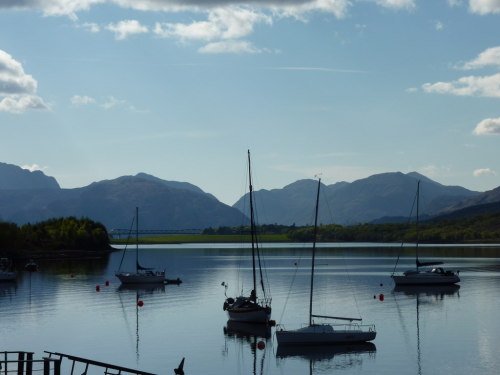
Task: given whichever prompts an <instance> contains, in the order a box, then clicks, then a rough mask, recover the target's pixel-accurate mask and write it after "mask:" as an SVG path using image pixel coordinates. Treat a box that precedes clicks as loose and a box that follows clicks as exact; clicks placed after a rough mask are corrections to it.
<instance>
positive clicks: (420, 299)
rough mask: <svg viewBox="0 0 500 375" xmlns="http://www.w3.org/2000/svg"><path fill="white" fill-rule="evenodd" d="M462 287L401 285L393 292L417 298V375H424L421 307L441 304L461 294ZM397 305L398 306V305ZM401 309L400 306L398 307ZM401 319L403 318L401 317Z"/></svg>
mask: <svg viewBox="0 0 500 375" xmlns="http://www.w3.org/2000/svg"><path fill="white" fill-rule="evenodd" d="M459 290H460V285H455V284H454V285H400V286H396V287H395V288H394V290H393V292H394V293H395V294H401V295H404V296H410V297H414V298H415V321H416V340H417V353H416V356H417V373H418V375H422V350H421V347H420V342H421V336H420V325H421V317H420V306H421V305H422V304H423V303H427V304H434V305H436V304H439V303H440V302H442V301H443V300H444V299H445V298H446V297H452V296H455V295H456V296H457V297H460V294H459ZM396 305H397V304H396ZM398 309H399V306H398ZM400 319H402V316H401V315H400Z"/></svg>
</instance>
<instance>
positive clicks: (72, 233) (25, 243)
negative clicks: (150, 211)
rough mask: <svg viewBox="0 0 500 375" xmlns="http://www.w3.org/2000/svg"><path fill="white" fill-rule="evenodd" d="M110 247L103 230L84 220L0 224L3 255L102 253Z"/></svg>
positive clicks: (64, 219)
mask: <svg viewBox="0 0 500 375" xmlns="http://www.w3.org/2000/svg"><path fill="white" fill-rule="evenodd" d="M108 248H109V237H108V232H107V230H106V227H104V225H102V224H101V223H98V222H95V221H92V220H90V219H87V218H81V219H77V218H75V217H65V218H58V219H49V220H46V221H42V222H39V223H36V224H24V225H22V226H18V225H16V224H14V223H7V222H0V249H1V251H0V252H1V253H2V255H3V254H5V255H9V256H10V255H16V254H18V255H19V254H22V253H30V252H35V251H46V250H49V251H60V250H105V249H108Z"/></svg>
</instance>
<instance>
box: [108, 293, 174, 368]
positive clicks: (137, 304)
mask: <svg viewBox="0 0 500 375" xmlns="http://www.w3.org/2000/svg"><path fill="white" fill-rule="evenodd" d="M117 292H118V297H119V299H120V305H121V308H122V312H123V316H124V319H125V322H126V323H127V325H128V326H131V324H130V323H129V321H128V315H127V312H126V308H125V304H124V301H123V299H122V295H131V296H133V297H135V355H136V360H137V363H139V359H140V355H139V353H140V350H139V342H140V337H139V309H140V308H141V307H142V306H143V305H144V301H143V297H144V296H150V295H153V294H161V293H165V285H164V284H137V285H134V284H121V285H120V286H119V287H118V288H117Z"/></svg>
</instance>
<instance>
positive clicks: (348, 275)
mask: <svg viewBox="0 0 500 375" xmlns="http://www.w3.org/2000/svg"><path fill="white" fill-rule="evenodd" d="M341 254H342V260H343V262H344V265H345V266H346V267H345V269H346V270H347V271H346V272H347V280H348V282H349V286H351V287H352V285H353V283H352V278H351V274H350V273H349V267H347V262H346V259H345V253H344V251H342V253H341ZM351 290H352V288H351ZM352 294H353V297H354V304H355V305H356V310H357V312H358V316H359V317H360V318H361V313H360V310H359V304H358V299H357V298H356V294H355V293H352Z"/></svg>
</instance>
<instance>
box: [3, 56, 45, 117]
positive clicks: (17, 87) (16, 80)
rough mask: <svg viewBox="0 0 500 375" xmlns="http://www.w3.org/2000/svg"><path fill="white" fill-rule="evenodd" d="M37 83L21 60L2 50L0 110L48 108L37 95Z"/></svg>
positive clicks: (21, 110) (17, 110) (19, 110)
mask: <svg viewBox="0 0 500 375" xmlns="http://www.w3.org/2000/svg"><path fill="white" fill-rule="evenodd" d="M37 85H38V84H37V82H36V80H35V79H34V78H33V77H32V76H31V75H29V74H26V73H25V72H24V69H23V66H22V65H21V63H20V62H18V61H16V60H15V59H14V58H13V57H12V56H11V55H9V54H8V53H7V52H5V51H3V50H0V111H6V112H12V113H21V112H24V111H25V110H27V109H48V106H47V105H46V104H45V103H44V102H43V100H42V99H41V98H40V97H38V96H37V95H36V91H37Z"/></svg>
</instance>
